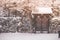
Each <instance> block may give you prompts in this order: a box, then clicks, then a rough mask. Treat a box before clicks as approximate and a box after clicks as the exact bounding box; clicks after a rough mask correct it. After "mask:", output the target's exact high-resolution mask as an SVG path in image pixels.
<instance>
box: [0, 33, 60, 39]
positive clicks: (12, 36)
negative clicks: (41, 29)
mask: <svg viewBox="0 0 60 40" xmlns="http://www.w3.org/2000/svg"><path fill="white" fill-rule="evenodd" d="M0 40H60V39H59V38H58V34H29V33H1V34H0Z"/></svg>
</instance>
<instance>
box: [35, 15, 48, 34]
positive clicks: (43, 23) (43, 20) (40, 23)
mask: <svg viewBox="0 0 60 40" xmlns="http://www.w3.org/2000/svg"><path fill="white" fill-rule="evenodd" d="M35 25H36V26H35V31H40V32H41V33H44V31H46V32H48V31H49V16H48V15H47V14H46V15H36V17H35Z"/></svg>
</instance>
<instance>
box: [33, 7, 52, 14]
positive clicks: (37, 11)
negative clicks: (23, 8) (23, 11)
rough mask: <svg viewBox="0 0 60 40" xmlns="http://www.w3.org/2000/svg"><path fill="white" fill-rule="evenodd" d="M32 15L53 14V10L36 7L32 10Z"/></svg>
mask: <svg viewBox="0 0 60 40" xmlns="http://www.w3.org/2000/svg"><path fill="white" fill-rule="evenodd" d="M32 14H52V9H51V8H50V7H36V8H35V9H34V10H32Z"/></svg>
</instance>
